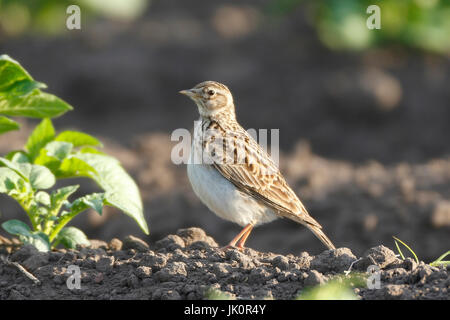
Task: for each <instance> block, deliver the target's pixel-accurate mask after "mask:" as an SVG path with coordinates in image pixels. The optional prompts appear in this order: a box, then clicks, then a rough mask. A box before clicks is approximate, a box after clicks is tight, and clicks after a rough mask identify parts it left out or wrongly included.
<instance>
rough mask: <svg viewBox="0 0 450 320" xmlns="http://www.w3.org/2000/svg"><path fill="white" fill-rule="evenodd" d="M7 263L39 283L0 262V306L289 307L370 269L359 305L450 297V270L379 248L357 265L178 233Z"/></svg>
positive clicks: (345, 258)
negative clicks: (113, 302) (375, 271)
mask: <svg viewBox="0 0 450 320" xmlns="http://www.w3.org/2000/svg"><path fill="white" fill-rule="evenodd" d="M0 248H1V247H0ZM3 250H5V247H3ZM8 261H12V262H15V263H17V264H19V265H21V266H23V267H24V268H25V269H26V270H27V271H28V272H30V273H31V274H32V275H33V276H34V277H36V278H37V280H36V281H39V283H34V282H33V281H32V280H30V279H29V278H28V277H26V276H25V274H24V272H23V271H20V270H19V269H18V267H17V264H16V265H11V264H10V263H9V264H7V263H5V262H0V300H3V299H51V300H54V299H163V300H165V299H175V300H179V299H205V295H206V296H207V292H208V290H211V289H219V290H221V291H223V292H225V293H226V294H228V296H229V297H231V298H237V299H272V298H273V299H293V298H295V297H296V296H297V295H298V294H299V293H301V292H302V290H304V289H305V288H308V287H311V286H316V285H319V284H324V283H326V282H327V281H329V280H330V279H333V278H334V277H336V275H337V274H342V273H343V272H344V271H347V270H349V268H350V267H352V268H351V270H352V272H358V271H362V272H366V270H367V267H368V266H369V265H372V264H375V265H377V266H378V267H380V269H381V288H380V289H367V288H364V287H361V288H355V289H354V291H355V293H356V294H357V295H358V296H359V297H360V298H361V299H448V297H449V293H450V292H449V290H450V277H449V271H450V268H449V267H447V268H445V267H439V268H436V267H431V266H429V265H427V264H425V263H424V262H420V263H419V264H418V263H416V262H414V261H413V260H412V259H409V258H408V259H407V260H404V261H402V260H399V259H398V258H397V257H396V256H395V254H394V253H393V252H392V251H391V250H389V249H387V248H386V247H384V246H378V247H374V248H372V249H369V250H368V251H367V252H366V253H365V254H364V255H363V256H362V257H361V259H360V260H358V261H357V258H356V257H355V255H354V254H353V253H352V252H351V250H350V249H348V248H338V249H335V250H327V251H324V252H322V253H321V254H318V255H316V256H311V255H309V254H308V253H307V252H301V253H299V254H298V255H292V254H290V255H287V256H283V255H279V254H274V253H262V252H258V251H255V250H252V249H245V250H244V251H243V252H241V251H238V250H234V249H229V250H226V251H224V250H222V249H220V248H218V246H217V244H216V242H215V241H214V240H213V239H212V238H211V237H209V236H207V235H206V234H205V232H204V231H203V230H202V229H199V228H189V229H182V230H179V231H178V232H177V234H176V235H169V236H167V237H165V238H163V239H161V240H159V241H157V242H156V243H154V245H152V246H150V247H149V245H148V244H147V243H145V242H144V241H142V240H140V239H138V238H135V237H133V236H129V237H126V238H125V240H124V241H123V242H121V241H120V240H118V239H113V240H111V241H110V242H109V243H106V242H103V241H92V244H91V246H90V247H83V248H79V249H78V250H56V251H52V252H49V253H40V252H38V251H36V249H35V248H34V247H32V246H24V247H22V248H20V249H19V250H15V251H14V253H12V255H10V257H9V260H8ZM355 261H357V262H356V263H354V262H355ZM352 263H353V265H352ZM70 265H76V266H78V267H80V271H81V284H80V288H79V289H76V288H75V289H69V288H68V287H67V284H66V282H67V279H68V278H69V276H70V275H71V273H68V272H67V270H68V267H69V266H70ZM351 265H352V266H351Z"/></svg>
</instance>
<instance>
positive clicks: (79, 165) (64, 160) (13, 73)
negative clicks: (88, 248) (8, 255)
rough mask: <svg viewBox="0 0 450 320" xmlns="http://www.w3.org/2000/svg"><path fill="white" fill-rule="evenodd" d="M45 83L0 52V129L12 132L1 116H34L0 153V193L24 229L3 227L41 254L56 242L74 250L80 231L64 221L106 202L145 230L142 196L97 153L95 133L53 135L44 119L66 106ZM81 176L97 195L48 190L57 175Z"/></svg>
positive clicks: (82, 239) (81, 239) (114, 163)
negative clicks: (12, 146) (15, 145)
mask: <svg viewBox="0 0 450 320" xmlns="http://www.w3.org/2000/svg"><path fill="white" fill-rule="evenodd" d="M45 87H46V86H45V85H44V84H42V83H40V82H37V81H35V80H34V79H33V78H32V77H31V76H30V75H29V74H28V73H27V72H26V71H25V69H23V68H22V66H21V65H20V64H19V63H18V62H17V61H15V60H13V59H11V58H10V57H8V56H6V55H2V56H0V134H2V133H5V132H8V131H11V130H17V129H19V124H18V123H17V122H15V121H14V120H12V119H10V118H8V117H7V116H12V117H14V116H25V117H32V118H41V119H42V121H41V122H40V124H39V125H37V126H36V128H35V129H34V130H33V132H32V133H31V135H30V136H29V137H28V140H27V142H26V144H25V146H24V148H23V149H22V150H14V151H11V152H10V153H8V154H7V155H6V156H4V157H0V193H4V194H7V195H8V196H10V197H11V198H13V199H14V200H16V201H17V202H18V203H19V204H20V206H21V207H22V208H23V210H24V211H25V212H26V214H27V215H28V218H29V221H30V223H31V228H30V227H29V226H28V225H27V224H26V223H24V222H22V221H20V220H16V219H13V220H9V221H6V222H4V223H3V224H2V227H3V229H4V230H6V231H7V232H8V233H10V234H12V235H15V236H18V237H19V239H20V240H21V241H22V242H23V243H29V244H32V245H34V246H35V247H36V248H38V249H39V250H41V251H48V250H50V249H51V248H53V247H56V246H57V245H58V244H62V245H64V246H65V247H67V248H75V247H76V245H77V244H88V243H89V241H88V240H87V237H86V235H85V234H84V233H83V232H82V231H81V230H79V229H77V228H75V227H67V224H68V223H69V222H70V221H71V220H72V219H73V218H74V217H75V216H77V215H78V214H79V213H81V212H83V211H85V210H87V209H89V208H92V209H94V210H95V211H97V212H98V213H99V214H102V209H103V207H104V206H106V205H107V206H113V207H116V208H118V209H120V210H121V211H122V212H124V213H125V214H127V215H129V216H130V217H131V218H133V219H134V220H135V221H136V222H137V223H138V225H139V226H140V227H141V229H142V230H143V231H144V232H145V233H146V234H148V226H147V223H146V221H145V218H144V214H143V206H142V200H141V197H140V193H139V190H138V188H137V185H136V183H135V182H134V180H133V179H132V178H131V177H130V176H129V175H128V174H127V173H126V172H125V170H124V169H123V168H122V166H121V165H120V163H119V161H118V160H117V159H115V158H113V157H110V156H108V155H106V154H105V153H103V152H101V151H99V150H98V148H101V147H102V144H101V142H100V141H99V140H97V139H96V138H94V137H92V136H90V135H88V134H86V133H83V132H78V131H63V132H61V133H59V134H57V133H56V132H55V129H54V127H53V124H52V121H51V120H50V118H52V117H57V116H60V115H62V114H64V113H65V112H67V111H69V110H72V107H71V106H70V105H68V104H67V103H66V102H64V101H63V100H61V99H59V98H58V97H56V96H54V95H52V94H49V93H45V92H42V91H41V90H40V89H43V88H45ZM75 177H85V178H89V179H91V180H93V181H94V182H95V183H96V184H97V185H98V186H99V187H100V188H101V189H102V190H103V192H99V193H92V194H87V195H83V196H81V197H78V198H77V199H75V200H72V201H71V200H70V198H71V197H72V196H73V195H74V194H75V193H76V192H77V190H78V188H79V185H69V186H64V187H60V188H57V189H55V188H54V186H55V184H56V182H57V181H58V180H61V179H65V178H75Z"/></svg>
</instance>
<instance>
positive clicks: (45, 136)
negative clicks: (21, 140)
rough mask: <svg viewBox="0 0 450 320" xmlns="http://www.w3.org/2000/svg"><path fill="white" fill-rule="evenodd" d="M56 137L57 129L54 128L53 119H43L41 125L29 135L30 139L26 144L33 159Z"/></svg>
mask: <svg viewBox="0 0 450 320" xmlns="http://www.w3.org/2000/svg"><path fill="white" fill-rule="evenodd" d="M54 137H55V129H54V128H53V124H52V121H51V120H50V119H47V118H46V119H43V120H42V121H41V123H40V124H39V125H37V126H36V128H35V129H34V130H33V132H32V133H31V135H30V136H29V137H28V141H27V143H26V145H25V148H26V150H27V151H28V152H29V154H30V157H31V159H33V160H34V159H35V158H36V157H37V156H38V155H39V152H40V150H41V149H42V148H43V147H44V146H45V145H46V144H47V143H49V142H50V141H52V140H53V138H54Z"/></svg>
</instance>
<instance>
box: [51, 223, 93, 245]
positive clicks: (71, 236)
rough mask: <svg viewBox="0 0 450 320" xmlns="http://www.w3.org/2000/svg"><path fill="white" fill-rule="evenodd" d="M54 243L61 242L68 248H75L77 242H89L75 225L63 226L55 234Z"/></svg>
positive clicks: (84, 243)
mask: <svg viewBox="0 0 450 320" xmlns="http://www.w3.org/2000/svg"><path fill="white" fill-rule="evenodd" d="M55 243H61V244H62V245H63V246H64V247H66V248H68V249H75V248H76V246H77V245H78V244H83V245H89V244H90V242H89V240H88V238H87V237H86V235H85V234H84V233H83V231H81V230H80V229H78V228H75V227H67V228H63V229H62V230H61V231H60V232H59V233H58V235H57V236H56V238H55Z"/></svg>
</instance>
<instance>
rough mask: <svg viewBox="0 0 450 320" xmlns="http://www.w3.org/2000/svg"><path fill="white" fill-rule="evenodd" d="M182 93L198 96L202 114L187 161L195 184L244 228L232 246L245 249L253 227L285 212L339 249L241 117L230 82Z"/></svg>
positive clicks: (217, 209)
mask: <svg viewBox="0 0 450 320" xmlns="http://www.w3.org/2000/svg"><path fill="white" fill-rule="evenodd" d="M180 93H182V94H184V95H186V96H188V97H189V98H191V99H192V100H194V102H195V103H196V104H197V107H198V111H199V113H200V119H199V121H197V122H196V125H195V126H194V138H193V142H192V147H191V153H190V159H189V163H188V165H187V173H188V177H189V181H190V183H191V185H192V188H193V190H194V192H195V194H196V195H197V196H198V197H199V198H200V200H201V201H202V202H203V203H204V204H205V205H206V206H207V207H208V208H209V209H210V210H211V211H213V212H214V213H215V214H216V215H218V216H219V217H221V218H223V219H226V220H229V221H232V222H235V223H237V224H239V225H240V226H242V227H244V228H243V230H242V231H241V232H240V233H239V234H238V235H237V236H236V237H235V238H234V239H233V240H231V242H230V243H229V244H228V246H227V247H237V248H239V249H242V248H243V247H244V244H245V241H246V240H247V238H248V236H249V235H250V232H251V231H252V229H253V227H254V226H257V225H261V224H263V223H267V222H271V221H273V220H275V219H277V218H280V217H281V218H288V219H291V220H293V221H295V222H298V223H301V224H302V225H304V226H306V227H307V228H308V229H309V230H311V231H312V232H313V233H314V234H315V235H316V236H317V238H319V239H320V241H322V243H323V244H324V245H325V246H326V247H327V248H328V249H334V248H335V247H334V245H333V243H332V242H331V241H330V239H328V237H327V236H326V235H325V234H324V233H323V231H322V226H321V225H320V224H319V223H318V222H317V221H316V220H314V219H313V218H312V217H311V216H310V215H309V213H308V212H307V211H306V209H305V207H304V206H303V204H302V203H301V202H300V200H299V199H298V197H297V196H296V194H295V193H294V191H293V190H292V189H291V188H290V187H289V186H288V184H287V183H286V181H285V179H284V178H283V176H282V174H281V173H280V171H279V169H278V168H277V166H276V165H275V163H274V161H273V160H272V159H271V158H270V156H269V155H268V154H267V152H266V151H265V150H264V149H263V148H262V147H261V146H260V145H259V144H258V143H257V142H256V141H255V140H254V139H253V138H252V137H251V136H250V135H249V134H248V133H247V131H246V130H244V129H243V128H242V127H241V126H240V124H239V123H238V122H237V120H236V113H235V108H234V102H233V96H232V95H231V92H230V90H229V89H228V87H227V86H225V85H223V84H221V83H218V82H215V81H205V82H202V83H199V84H197V85H196V86H195V87H194V88H192V89H189V90H182V91H180Z"/></svg>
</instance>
